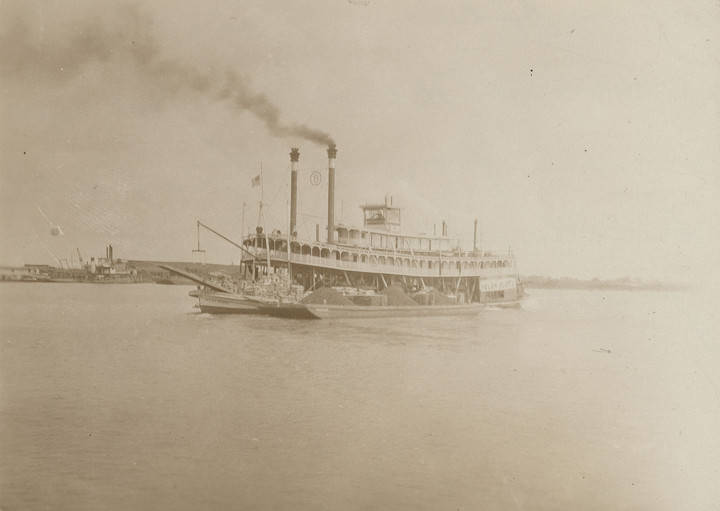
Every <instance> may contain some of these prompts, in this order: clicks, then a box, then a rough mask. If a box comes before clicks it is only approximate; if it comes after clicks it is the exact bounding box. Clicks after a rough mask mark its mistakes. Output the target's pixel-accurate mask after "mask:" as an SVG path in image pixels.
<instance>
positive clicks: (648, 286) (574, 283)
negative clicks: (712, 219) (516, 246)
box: [521, 275, 688, 291]
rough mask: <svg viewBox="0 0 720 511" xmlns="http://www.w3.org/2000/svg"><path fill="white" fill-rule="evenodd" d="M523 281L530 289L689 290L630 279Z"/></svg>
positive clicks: (537, 278)
mask: <svg viewBox="0 0 720 511" xmlns="http://www.w3.org/2000/svg"><path fill="white" fill-rule="evenodd" d="M521 280H522V283H523V285H524V286H525V287H526V288H528V289H595V290H602V289H612V290H624V291H682V290H685V289H688V286H686V285H682V284H673V283H665V282H652V281H650V282H648V281H642V280H636V279H630V278H621V279H612V280H601V279H576V278H572V277H543V276H539V275H526V276H524V277H521Z"/></svg>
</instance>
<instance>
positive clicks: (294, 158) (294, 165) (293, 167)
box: [290, 147, 300, 237]
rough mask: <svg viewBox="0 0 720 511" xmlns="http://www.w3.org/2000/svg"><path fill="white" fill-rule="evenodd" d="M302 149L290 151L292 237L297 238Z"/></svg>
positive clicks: (294, 148) (295, 148)
mask: <svg viewBox="0 0 720 511" xmlns="http://www.w3.org/2000/svg"><path fill="white" fill-rule="evenodd" d="M298 160H300V149H298V148H297V147H293V148H291V149H290V236H293V237H294V236H295V231H296V226H297V173H298Z"/></svg>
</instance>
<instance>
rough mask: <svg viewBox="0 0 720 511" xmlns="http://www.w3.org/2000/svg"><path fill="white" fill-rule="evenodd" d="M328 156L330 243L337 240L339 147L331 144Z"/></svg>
mask: <svg viewBox="0 0 720 511" xmlns="http://www.w3.org/2000/svg"><path fill="white" fill-rule="evenodd" d="M327 154H328V243H332V242H333V240H334V238H335V157H336V156H337V147H335V144H330V145H329V146H328V148H327Z"/></svg>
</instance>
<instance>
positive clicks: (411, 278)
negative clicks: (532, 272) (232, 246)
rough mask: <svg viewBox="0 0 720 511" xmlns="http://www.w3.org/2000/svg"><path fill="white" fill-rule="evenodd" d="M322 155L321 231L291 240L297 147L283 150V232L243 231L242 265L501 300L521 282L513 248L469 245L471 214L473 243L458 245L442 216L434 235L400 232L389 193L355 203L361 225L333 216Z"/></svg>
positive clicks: (331, 165) (333, 281)
mask: <svg viewBox="0 0 720 511" xmlns="http://www.w3.org/2000/svg"><path fill="white" fill-rule="evenodd" d="M327 154H328V215H327V221H328V224H327V237H326V239H325V240H322V239H321V238H320V226H319V225H316V229H315V239H299V238H298V236H297V232H296V226H297V166H298V160H299V156H300V152H299V150H298V149H297V148H292V151H291V152H290V160H291V166H290V168H291V170H290V189H291V190H290V219H289V234H288V233H287V232H286V233H282V232H281V231H279V230H274V231H272V233H266V232H263V228H262V227H258V228H257V229H256V232H255V233H253V234H251V235H249V236H246V237H244V239H243V241H242V244H243V247H244V249H245V250H244V255H243V259H242V264H243V265H244V266H245V268H246V271H247V272H248V273H249V274H251V275H255V276H257V275H258V274H260V273H263V272H264V273H271V272H274V271H278V270H279V269H283V268H284V269H285V271H287V272H288V274H289V276H290V279H291V281H292V283H293V284H300V285H302V286H303V287H304V289H305V290H306V291H307V290H313V289H317V288H319V287H337V286H340V287H354V288H359V289H371V290H375V291H382V290H383V289H384V288H387V287H389V286H391V285H393V284H394V285H400V286H402V287H403V288H404V289H405V291H407V292H417V291H422V290H424V289H428V288H430V287H431V288H433V289H436V290H439V291H441V292H443V293H445V294H450V295H454V296H455V297H457V300H458V301H457V303H469V302H482V303H504V302H514V301H517V300H518V299H519V298H520V297H521V296H522V285H521V283H520V279H519V276H518V270H517V266H516V261H515V257H514V255H513V253H512V252H511V251H510V250H508V251H507V252H503V253H500V252H490V251H484V250H481V249H479V248H478V246H477V220H476V221H475V234H474V239H473V249H472V250H463V249H462V248H461V246H460V242H459V240H458V239H454V238H451V237H449V236H448V228H447V224H446V223H445V222H444V221H443V222H442V231H441V233H440V235H422V234H406V233H404V232H403V231H402V223H401V219H402V211H401V209H400V208H398V207H395V206H393V203H392V198H391V197H389V196H386V197H385V201H384V202H382V203H377V204H366V205H362V206H361V209H362V211H363V226H362V227H355V226H349V225H344V224H340V223H335V204H334V202H335V159H336V156H337V148H336V147H335V145H334V144H333V145H331V146H330V147H328V150H327Z"/></svg>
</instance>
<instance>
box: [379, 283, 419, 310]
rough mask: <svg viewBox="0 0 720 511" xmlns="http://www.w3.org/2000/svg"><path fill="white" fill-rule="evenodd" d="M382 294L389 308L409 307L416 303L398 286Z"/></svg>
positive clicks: (387, 289) (389, 288)
mask: <svg viewBox="0 0 720 511" xmlns="http://www.w3.org/2000/svg"><path fill="white" fill-rule="evenodd" d="M381 292H382V294H384V295H385V296H387V304H388V305H390V306H409V305H417V304H418V303H417V302H416V301H415V300H413V299H412V298H410V297H409V296H408V295H407V294H405V291H403V289H402V288H401V287H399V286H390V287H388V288H386V289H384V290H383V291H381Z"/></svg>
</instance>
